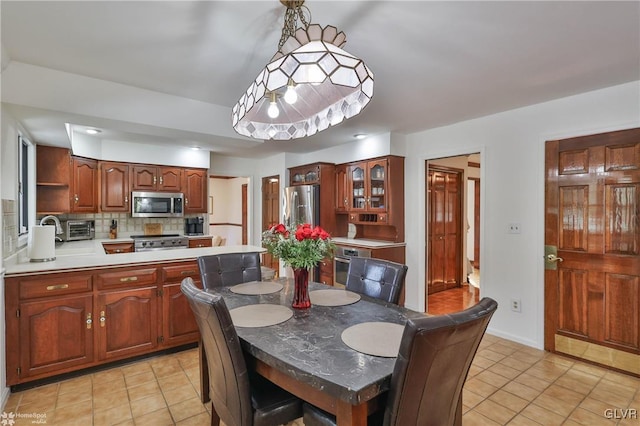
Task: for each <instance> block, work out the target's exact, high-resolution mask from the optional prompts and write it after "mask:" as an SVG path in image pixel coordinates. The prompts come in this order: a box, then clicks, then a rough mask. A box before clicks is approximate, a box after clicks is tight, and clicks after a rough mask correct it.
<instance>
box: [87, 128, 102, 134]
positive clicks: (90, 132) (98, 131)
mask: <svg viewBox="0 0 640 426" xmlns="http://www.w3.org/2000/svg"><path fill="white" fill-rule="evenodd" d="M87 133H89V134H90V135H97V134H98V133H100V130H98V129H87Z"/></svg>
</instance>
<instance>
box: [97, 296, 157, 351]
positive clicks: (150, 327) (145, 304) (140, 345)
mask: <svg viewBox="0 0 640 426" xmlns="http://www.w3.org/2000/svg"><path fill="white" fill-rule="evenodd" d="M157 291H158V289H157V287H152V288H141V289H135V290H121V291H113V292H108V293H101V294H99V295H98V305H97V309H96V315H95V320H94V323H95V324H96V329H97V334H98V356H99V358H100V359H101V360H110V359H117V358H124V357H128V356H132V355H137V354H143V353H147V352H150V351H152V350H155V349H156V348H157V346H158V296H157Z"/></svg>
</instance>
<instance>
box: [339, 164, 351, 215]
mask: <svg viewBox="0 0 640 426" xmlns="http://www.w3.org/2000/svg"><path fill="white" fill-rule="evenodd" d="M348 191H349V189H348V186H347V166H346V164H343V165H340V166H337V167H336V212H346V211H347V210H348V208H349V198H348V197H347V194H348Z"/></svg>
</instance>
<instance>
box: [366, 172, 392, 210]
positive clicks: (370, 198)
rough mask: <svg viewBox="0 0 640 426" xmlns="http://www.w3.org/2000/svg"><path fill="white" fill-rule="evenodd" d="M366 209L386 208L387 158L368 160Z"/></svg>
mask: <svg viewBox="0 0 640 426" xmlns="http://www.w3.org/2000/svg"><path fill="white" fill-rule="evenodd" d="M367 172H368V173H367V179H368V181H367V185H366V186H367V188H368V190H369V191H368V194H367V201H366V204H367V210H368V211H372V212H380V211H386V209H387V202H386V200H387V198H388V197H387V160H375V161H370V162H369V163H368V164H367Z"/></svg>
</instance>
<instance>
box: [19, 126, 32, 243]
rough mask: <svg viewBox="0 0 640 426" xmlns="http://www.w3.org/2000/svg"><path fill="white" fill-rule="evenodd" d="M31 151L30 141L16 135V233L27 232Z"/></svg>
mask: <svg viewBox="0 0 640 426" xmlns="http://www.w3.org/2000/svg"><path fill="white" fill-rule="evenodd" d="M32 152H33V150H32V146H31V142H29V141H28V140H27V139H25V138H23V137H22V135H20V134H19V135H18V168H19V170H18V221H19V223H18V234H19V235H22V234H26V233H28V232H29V215H30V214H31V208H30V207H32V203H31V202H30V200H31V194H30V190H31V187H32V185H33V182H31V179H29V177H30V176H32V175H33V174H32V173H31V171H30V165H31V164H32V163H33V161H32V159H31V153H32Z"/></svg>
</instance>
